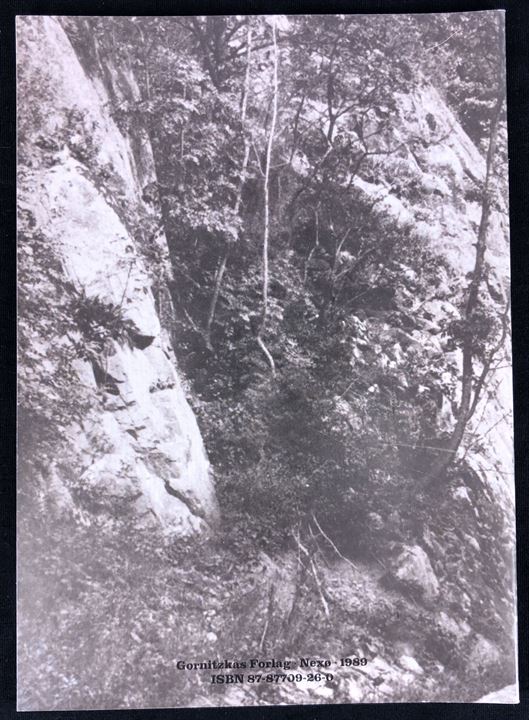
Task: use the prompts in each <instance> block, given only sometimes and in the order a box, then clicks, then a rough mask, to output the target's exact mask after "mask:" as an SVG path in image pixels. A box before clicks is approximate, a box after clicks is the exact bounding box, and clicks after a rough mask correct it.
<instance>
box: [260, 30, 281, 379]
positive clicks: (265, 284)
mask: <svg viewBox="0 0 529 720" xmlns="http://www.w3.org/2000/svg"><path fill="white" fill-rule="evenodd" d="M272 39H273V48H274V55H273V57H274V75H273V78H274V80H273V97H272V120H271V124H270V132H269V134H268V143H267V146H266V162H265V172H264V231H263V255H262V257H263V307H262V312H261V324H260V326H259V330H258V332H257V343H258V345H259V347H260V348H261V350H262V351H263V353H264V355H265V357H266V359H267V361H268V363H269V365H270V369H271V371H272V375H274V376H275V371H276V369H275V363H274V358H273V357H272V355H271V354H270V352H269V350H268V349H267V347H266V345H265V344H264V341H263V335H264V332H265V330H266V319H267V315H268V284H269V271H268V244H269V235H270V165H271V161H272V148H273V143H274V133H275V129H276V121H277V96H278V78H277V71H278V51H277V37H276V27H275V24H272Z"/></svg>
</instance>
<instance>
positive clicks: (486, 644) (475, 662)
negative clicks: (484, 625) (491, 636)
mask: <svg viewBox="0 0 529 720" xmlns="http://www.w3.org/2000/svg"><path fill="white" fill-rule="evenodd" d="M500 658H501V654H500V651H499V650H498V648H497V647H496V645H494V643H492V642H491V641H490V640H487V638H485V637H483V635H477V636H476V640H475V642H474V645H473V647H472V650H471V652H470V657H469V664H470V667H475V668H481V669H483V670H484V669H486V668H488V667H490V666H492V665H495V664H496V663H497V662H499V660H500Z"/></svg>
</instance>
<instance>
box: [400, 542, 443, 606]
mask: <svg viewBox="0 0 529 720" xmlns="http://www.w3.org/2000/svg"><path fill="white" fill-rule="evenodd" d="M393 577H394V578H395V579H396V580H397V581H399V582H400V583H402V584H403V585H405V586H406V587H408V588H410V589H413V590H416V591H419V592H420V593H421V595H422V596H423V597H424V598H425V599H426V600H434V599H435V598H436V597H437V596H438V595H439V581H438V579H437V577H436V575H435V573H434V571H433V568H432V565H431V563H430V559H429V557H428V555H427V554H426V552H425V551H424V550H423V549H422V547H420V545H407V546H405V547H404V549H403V550H402V552H401V553H400V555H399V556H398V557H397V559H396V561H395V563H394V566H393Z"/></svg>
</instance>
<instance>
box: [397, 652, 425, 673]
mask: <svg viewBox="0 0 529 720" xmlns="http://www.w3.org/2000/svg"><path fill="white" fill-rule="evenodd" d="M399 665H400V666H401V667H403V668H404V669H405V670H409V671H410V672H412V673H416V674H417V675H422V674H423V673H424V670H423V669H422V667H421V666H420V665H419V663H418V662H417V660H415V658H413V657H411V656H410V655H401V656H400V658H399Z"/></svg>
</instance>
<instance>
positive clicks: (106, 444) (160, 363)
mask: <svg viewBox="0 0 529 720" xmlns="http://www.w3.org/2000/svg"><path fill="white" fill-rule="evenodd" d="M17 33H18V59H19V92H20V96H19V117H20V118H21V121H20V124H19V163H20V165H19V168H20V169H19V208H20V210H21V211H22V212H25V213H27V214H28V215H29V216H30V217H31V219H32V220H31V221H32V224H33V225H34V226H36V228H38V231H39V233H40V237H41V238H42V242H44V243H46V244H47V245H48V244H49V248H50V255H51V256H53V255H54V256H55V258H56V259H57V261H58V264H59V266H60V268H61V272H62V273H63V276H64V284H65V286H66V285H68V284H69V285H72V286H73V287H74V288H75V291H76V292H77V293H80V294H82V295H83V297H84V298H85V299H86V301H87V302H88V303H90V302H91V303H93V304H94V303H95V304H99V306H100V307H107V308H113V309H114V311H115V312H116V313H119V315H120V317H121V318H122V321H123V323H124V324H125V325H126V327H127V330H128V331H127V337H126V338H125V337H123V338H110V339H107V341H106V343H105V347H104V350H103V352H99V354H98V355H94V353H92V354H91V355H90V356H89V357H87V356H86V355H84V356H83V355H82V354H80V356H79V357H78V358H77V359H75V360H74V363H73V364H74V367H75V370H76V375H77V377H76V378H75V383H76V384H77V385H78V384H79V383H80V384H81V385H82V386H83V387H84V390H85V391H86V393H87V394H88V396H91V398H92V403H91V409H90V411H89V413H88V415H87V417H86V419H85V420H83V424H82V427H81V426H80V425H76V424H75V423H73V424H72V427H71V432H69V433H68V435H69V436H71V457H72V465H73V466H74V467H72V472H71V473H70V477H69V479H68V481H66V480H65V479H64V478H63V477H61V473H60V472H59V471H57V470H56V469H55V468H54V466H53V463H50V466H49V467H48V468H47V469H45V470H44V471H43V474H44V475H49V476H50V477H53V482H49V479H48V478H46V477H44V478H42V481H43V482H44V483H45V484H46V483H48V485H49V486H50V488H55V489H56V490H57V489H58V494H59V495H60V496H61V498H62V501H63V502H62V505H63V506H70V508H71V507H72V506H73V505H77V506H79V501H78V497H79V493H80V491H81V490H82V494H83V497H84V498H85V500H86V502H85V505H84V507H85V508H88V512H87V513H84V517H85V519H86V521H87V522H89V521H90V519H89V518H90V510H91V509H93V507H94V506H97V508H98V511H99V512H103V513H108V517H112V516H113V515H115V514H116V512H117V510H116V508H117V505H116V503H118V502H123V501H127V502H128V503H129V506H130V507H132V509H133V513H132V517H134V518H135V520H134V522H138V523H140V524H150V523H159V524H160V525H161V526H162V528H163V529H164V531H166V532H167V533H168V534H173V535H175V534H176V535H186V534H189V533H192V532H195V531H199V530H200V529H201V528H204V527H205V525H207V524H209V523H211V522H212V521H213V520H214V519H215V515H216V504H215V495H214V489H213V484H212V479H211V477H210V471H209V464H208V460H207V457H206V454H205V450H204V447H203V443H202V439H201V436H200V432H199V429H198V426H197V422H196V419H195V417H194V414H193V412H192V410H191V408H190V406H189V404H188V401H187V399H186V396H185V393H184V389H183V387H182V383H181V380H180V378H179V375H178V370H177V365H176V360H175V356H174V352H173V347H172V344H171V342H170V338H169V334H168V332H167V331H166V330H165V329H164V327H163V318H164V317H169V316H171V314H172V312H173V310H172V305H171V300H170V297H169V294H168V292H167V288H166V284H165V281H166V280H167V279H170V268H169V264H168V262H167V260H166V258H167V249H166V246H165V245H166V243H165V238H164V236H163V233H161V232H160V231H159V229H157V231H156V232H155V233H151V234H150V235H149V237H148V238H147V239H146V238H145V237H143V238H142V237H141V236H142V232H141V231H142V228H144V227H146V226H149V227H153V226H155V225H156V217H157V215H158V216H159V208H157V207H156V206H155V204H153V202H152V201H151V202H145V201H144V200H143V195H144V189H145V187H146V186H148V185H149V183H152V181H153V180H154V167H153V159H152V152H151V149H150V145H149V142H148V138H147V137H146V136H145V133H144V132H143V131H141V130H138V131H137V132H135V133H131V134H130V135H129V134H127V133H125V132H122V131H121V130H120V129H119V128H118V126H117V125H116V122H115V121H114V119H113V118H112V116H111V114H110V111H109V108H110V107H111V98H110V95H111V94H114V95H116V94H117V93H122V94H123V95H127V94H128V95H129V96H132V97H134V95H135V94H137V88H136V87H135V84H134V80H133V77H132V74H131V75H130V77H124V76H123V75H121V76H119V77H117V76H114V75H112V72H111V71H110V70H109V68H106V76H107V77H106V80H105V79H104V78H103V76H102V75H101V73H100V72H99V71H98V68H97V67H96V68H95V69H94V68H92V71H91V72H90V74H89V73H88V72H87V68H86V65H87V63H86V62H85V63H84V66H83V64H82V62H81V60H82V59H83V58H82V57H81V58H80V57H79V55H78V54H77V53H76V51H75V50H74V47H73V46H72V44H71V42H70V40H69V39H68V36H67V34H66V32H65V30H64V29H63V27H62V26H61V24H60V22H59V21H58V20H57V19H55V18H50V17H23V18H19V19H18V27H17ZM109 78H110V79H109ZM109 83H110V85H109ZM112 83H114V85H112ZM29 87H31V88H32V92H31V94H29V93H27V97H25V95H24V88H29ZM35 88H39V89H38V90H35ZM30 97H31V101H30ZM149 223H150V225H149ZM142 242H143V247H141V243H142ZM146 251H147V252H151V254H154V255H155V256H156V257H157V258H158V259H159V261H158V265H157V266H156V269H155V272H154V273H153V274H152V275H151V274H149V270H148V269H147V266H146V263H145V253H146ZM149 269H150V270H151V272H152V267H151V268H149ZM155 295H156V299H155ZM161 309H163V313H164V316H163V317H162V322H161V314H162V313H161ZM77 340H78V338H76V337H73V336H72V334H71V333H70V334H67V335H66V336H65V337H64V338H61V342H62V343H64V345H65V347H70V348H71V350H72V353H75V348H76V342H77ZM48 349H49V348H47V347H46V346H45V345H44V346H43V347H41V348H39V355H40V357H41V362H40V363H37V364H36V366H35V367H33V369H32V372H33V373H34V374H35V376H36V378H37V380H38V377H39V373H40V374H43V373H45V372H49V367H48V366H47V365H46V356H47V354H48V353H47V351H48ZM72 383H73V381H72ZM72 392H74V384H72ZM20 451H21V454H23V453H24V447H23V446H22V447H21V448H20ZM21 482H24V478H21ZM73 498H76V499H75V500H74V499H73ZM82 508H83V506H81V511H82Z"/></svg>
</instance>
